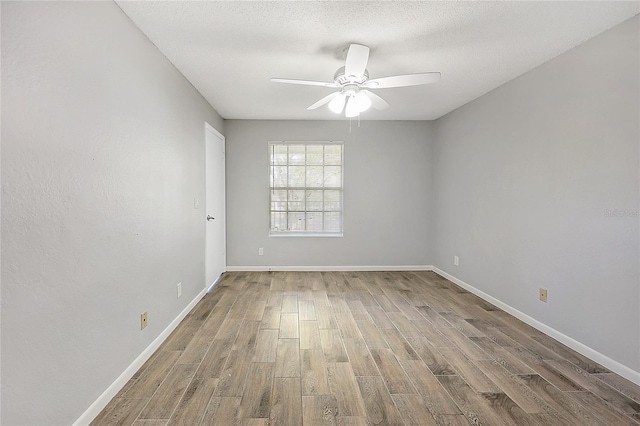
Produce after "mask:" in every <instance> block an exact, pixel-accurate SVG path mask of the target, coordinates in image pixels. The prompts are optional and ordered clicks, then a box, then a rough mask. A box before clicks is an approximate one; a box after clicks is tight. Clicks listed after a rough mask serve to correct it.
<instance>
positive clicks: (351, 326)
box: [335, 312, 362, 339]
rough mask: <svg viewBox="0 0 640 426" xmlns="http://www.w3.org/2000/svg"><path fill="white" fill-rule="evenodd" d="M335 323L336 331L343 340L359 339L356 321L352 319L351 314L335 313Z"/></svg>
mask: <svg viewBox="0 0 640 426" xmlns="http://www.w3.org/2000/svg"><path fill="white" fill-rule="evenodd" d="M335 318H336V323H337V324H338V330H340V335H341V336H342V337H343V338H344V339H353V338H361V337H362V336H361V335H360V331H359V330H358V326H357V325H356V321H355V320H354V319H353V316H352V315H351V312H348V313H337V314H335Z"/></svg>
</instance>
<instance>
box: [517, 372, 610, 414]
mask: <svg viewBox="0 0 640 426" xmlns="http://www.w3.org/2000/svg"><path fill="white" fill-rule="evenodd" d="M517 377H518V380H520V381H522V382H523V383H525V384H526V385H527V386H528V387H529V388H530V389H531V390H532V391H534V392H535V393H536V394H537V395H539V396H540V397H541V398H542V399H544V400H545V402H546V403H547V404H549V405H550V406H552V407H553V408H554V409H555V410H556V411H557V412H560V413H563V415H564V416H565V418H566V419H567V424H568V425H576V426H581V425H584V426H604V423H602V422H601V421H600V420H598V419H597V418H596V417H595V416H594V415H593V414H592V413H591V412H590V411H589V410H588V409H586V408H585V407H584V406H583V405H582V404H580V402H578V401H577V400H576V399H574V398H571V397H570V396H569V395H571V393H565V392H562V391H560V390H558V388H556V387H555V386H553V385H552V384H551V383H549V382H548V381H546V380H545V379H543V378H542V377H541V376H539V375H537V374H529V375H520V376H517Z"/></svg>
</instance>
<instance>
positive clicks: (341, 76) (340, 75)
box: [333, 67, 369, 86]
mask: <svg viewBox="0 0 640 426" xmlns="http://www.w3.org/2000/svg"><path fill="white" fill-rule="evenodd" d="M367 80H369V71H368V70H366V69H365V70H364V72H363V73H362V76H361V77H359V78H358V77H357V76H353V75H350V76H347V75H345V73H344V67H340V68H338V71H336V73H335V74H334V76H333V81H335V83H336V84H339V85H340V86H344V85H347V84H355V85H358V86H360V85H361V84H363V83H364V82H366V81H367Z"/></svg>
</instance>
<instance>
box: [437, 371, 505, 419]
mask: <svg viewBox="0 0 640 426" xmlns="http://www.w3.org/2000/svg"><path fill="white" fill-rule="evenodd" d="M438 381H439V382H440V384H441V385H442V386H443V387H444V388H445V389H446V391H447V393H448V394H449V395H451V398H452V399H453V400H454V401H455V402H456V405H457V406H458V407H459V408H460V410H461V411H462V413H463V414H464V416H465V417H466V418H467V421H468V422H469V423H471V424H472V425H491V426H494V425H495V426H507V425H509V426H511V425H512V424H511V423H507V422H505V421H504V420H502V416H501V415H500V413H496V412H495V411H494V410H492V409H491V408H490V407H489V406H488V404H487V401H486V400H485V398H483V397H482V396H480V395H479V394H477V393H476V392H475V391H474V390H473V389H471V387H469V385H467V383H466V382H465V381H464V380H463V379H462V378H461V377H460V376H438Z"/></svg>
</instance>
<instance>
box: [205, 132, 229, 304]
mask: <svg viewBox="0 0 640 426" xmlns="http://www.w3.org/2000/svg"><path fill="white" fill-rule="evenodd" d="M207 131H210V132H211V133H213V134H214V135H216V136H217V137H219V138H220V139H221V140H222V187H223V188H224V191H223V197H222V210H221V215H222V225H223V226H222V238H223V251H222V263H223V270H222V273H221V274H220V277H218V278H217V279H216V280H215V281H214V282H213V283H208V282H207V220H206V216H207V194H208V191H207V138H208V136H207ZM203 157H204V209H203V210H204V214H203V215H202V219H203V229H204V281H205V283H204V287H205V288H206V289H207V292H209V291H211V289H213V287H215V285H216V284H217V283H218V281H220V278H221V277H222V274H224V273H225V272H226V271H227V189H226V138H225V137H224V135H223V134H222V133H220V132H219V131H218V130H216V128H215V127H213V126H212V125H210V124H209V123H207V122H206V121H205V122H204V156H203Z"/></svg>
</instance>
